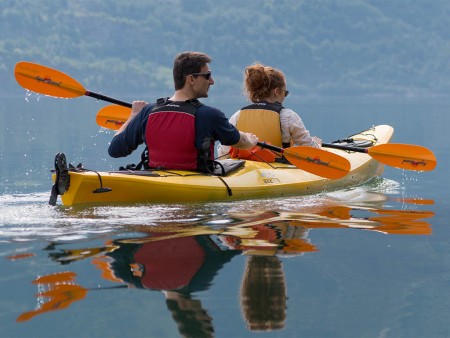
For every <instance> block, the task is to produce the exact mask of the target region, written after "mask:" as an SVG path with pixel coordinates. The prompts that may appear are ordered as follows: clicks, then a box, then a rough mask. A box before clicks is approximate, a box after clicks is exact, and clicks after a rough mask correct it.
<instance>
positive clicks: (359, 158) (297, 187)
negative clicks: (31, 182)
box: [53, 125, 393, 206]
mask: <svg viewBox="0 0 450 338" xmlns="http://www.w3.org/2000/svg"><path fill="white" fill-rule="evenodd" d="M392 135H393V128H392V127H390V126H387V125H381V126H376V127H372V128H370V129H368V130H366V131H364V132H361V133H359V134H356V135H353V136H350V138H352V139H354V140H356V141H358V140H360V141H362V140H363V141H370V142H369V144H372V145H378V144H384V143H388V142H389V141H390V140H391V138H392ZM323 149H324V150H327V151H330V152H334V153H336V154H338V155H341V156H343V157H345V158H347V159H348V160H349V161H350V164H351V169H350V172H349V174H347V175H346V176H344V177H343V178H340V179H333V180H331V179H326V178H322V177H319V176H317V175H314V174H311V173H308V172H305V171H303V170H301V169H298V168H297V167H295V166H293V165H290V164H283V163H264V162H255V161H245V164H244V165H243V166H241V168H239V169H237V170H235V171H234V172H232V173H231V174H229V175H226V176H215V175H207V174H203V173H198V172H193V171H177V170H150V171H139V172H136V171H114V172H93V171H86V170H85V169H82V168H81V169H76V168H74V169H71V170H69V172H68V176H69V180H68V181H69V182H68V184H66V187H64V188H63V189H60V190H63V191H62V192H61V200H62V203H63V205H66V206H73V205H82V204H84V205H99V204H136V203H183V202H212V201H230V200H242V199H256V198H268V197H283V196H292V195H302V194H313V193H317V192H323V191H324V190H331V189H333V190H334V189H338V188H343V187H348V186H353V185H358V184H362V183H364V182H366V181H367V180H369V179H371V178H373V177H375V176H379V175H381V174H382V172H383V170H384V165H383V164H381V163H379V162H378V161H376V160H374V159H372V158H371V157H370V156H368V155H367V154H364V153H357V152H349V151H343V150H339V149H328V148H323ZM236 161H241V162H242V160H233V159H229V160H224V161H223V162H236ZM53 181H58V178H57V177H56V174H54V175H53Z"/></svg>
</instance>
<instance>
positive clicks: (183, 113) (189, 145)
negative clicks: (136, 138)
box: [145, 98, 214, 171]
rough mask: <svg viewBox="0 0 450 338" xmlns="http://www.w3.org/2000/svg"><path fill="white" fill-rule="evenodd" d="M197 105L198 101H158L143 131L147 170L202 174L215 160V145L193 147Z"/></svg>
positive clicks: (207, 143) (206, 143)
mask: <svg viewBox="0 0 450 338" xmlns="http://www.w3.org/2000/svg"><path fill="white" fill-rule="evenodd" d="M200 105H201V103H200V102H199V101H198V100H188V101H185V102H179V101H169V100H168V99H167V98H165V99H158V101H157V103H156V105H155V107H154V108H153V110H152V111H151V113H150V114H149V116H148V121H147V127H146V130H145V140H146V144H147V147H148V157H149V163H148V164H149V166H150V168H162V169H176V170H201V171H205V168H206V165H207V162H209V160H213V159H214V148H213V147H214V143H213V142H211V141H209V142H204V143H205V144H204V145H203V148H202V149H197V148H196V147H195V134H196V133H195V116H196V112H197V108H198V107H199V106H200Z"/></svg>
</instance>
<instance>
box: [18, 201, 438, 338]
mask: <svg viewBox="0 0 450 338" xmlns="http://www.w3.org/2000/svg"><path fill="white" fill-rule="evenodd" d="M433 215H434V213H433V212H430V211H417V210H389V209H375V208H370V207H362V206H352V207H349V206H342V205H337V206H327V207H320V208H316V210H314V211H313V212H309V213H284V212H261V213H257V212H255V213H253V214H239V213H230V214H228V215H220V218H217V219H215V218H214V217H212V218H211V219H207V220H206V221H205V220H204V221H202V222H201V224H194V225H193V224H189V225H186V224H184V223H179V224H176V223H171V224H167V223H161V225H158V226H151V227H150V226H138V227H136V226H130V227H127V231H129V233H130V234H131V233H133V234H134V235H133V236H130V238H125V235H126V234H123V233H122V234H121V238H120V239H111V240H109V241H107V242H105V243H104V245H103V246H101V247H96V248H80V249H65V248H63V246H64V244H57V243H53V244H52V245H50V246H49V247H48V248H46V250H48V251H49V257H50V258H51V259H52V260H54V261H56V262H58V263H60V264H62V265H65V266H67V265H68V264H70V263H72V262H75V261H79V260H86V259H88V260H90V262H91V263H92V264H94V266H95V267H96V268H97V269H98V270H99V271H100V273H101V277H102V278H103V279H104V280H108V281H110V282H113V283H118V286H117V287H128V288H144V289H149V290H157V291H161V292H163V293H164V295H165V297H166V305H167V309H168V310H169V311H170V313H171V314H172V317H173V319H174V321H175V322H176V323H177V325H178V329H179V332H180V334H181V335H182V336H186V337H198V336H206V337H207V336H213V332H214V327H213V321H212V318H211V316H210V314H209V313H208V311H207V310H206V309H204V307H203V305H202V302H201V299H199V298H198V297H197V296H196V293H197V292H200V291H205V290H208V289H210V287H211V285H212V284H213V279H214V278H215V276H217V275H218V274H219V272H220V271H221V269H222V268H223V267H224V266H225V265H226V264H227V263H228V262H230V261H231V260H232V259H233V257H235V256H236V255H247V256H248V257H247V260H246V268H245V270H244V276H243V277H242V281H241V294H240V302H241V309H242V313H243V316H244V319H245V321H246V323H247V327H248V329H249V330H252V331H268V330H277V329H282V328H284V326H285V320H286V311H287V306H286V302H287V287H286V281H285V275H284V271H283V265H282V258H283V257H286V256H291V257H292V256H299V255H303V254H306V253H313V252H315V251H319V248H317V247H316V246H315V245H314V244H312V243H311V242H310V240H309V238H308V233H309V232H310V231H312V230H315V229H331V228H333V229H337V228H342V229H358V230H366V231H375V232H381V233H384V234H390V235H394V234H395V235H429V234H431V225H430V224H429V223H427V222H426V221H425V220H424V219H426V218H430V217H433ZM136 232H139V233H141V234H142V235H143V237H138V238H137V237H136V236H135V234H136ZM72 246H73V243H72ZM33 283H34V284H36V285H37V287H38V290H39V292H38V294H37V295H36V297H37V299H38V302H37V303H38V307H37V309H35V310H32V311H28V312H25V313H23V314H22V315H20V316H19V317H18V318H17V321H19V322H21V321H27V320H30V319H31V318H33V317H35V316H36V315H40V314H43V313H47V312H50V311H57V310H62V309H66V308H67V307H69V306H70V305H71V304H72V303H74V302H77V301H80V300H83V299H84V298H85V297H86V296H87V294H88V293H89V292H90V291H91V290H101V289H107V288H95V289H87V288H85V287H82V286H80V285H79V284H78V283H77V282H76V274H75V273H74V272H70V271H64V272H61V273H55V274H49V275H46V276H42V277H39V278H37V279H36V280H34V281H33ZM110 288H111V287H110Z"/></svg>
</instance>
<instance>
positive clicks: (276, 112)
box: [218, 63, 322, 157]
mask: <svg viewBox="0 0 450 338" xmlns="http://www.w3.org/2000/svg"><path fill="white" fill-rule="evenodd" d="M244 85H245V91H246V95H247V96H248V98H249V99H250V101H252V104H250V105H248V106H246V107H244V108H242V109H240V110H239V111H237V112H236V113H235V114H234V115H233V116H232V117H231V118H230V123H231V124H233V125H235V126H236V127H237V129H238V130H241V131H245V132H250V133H253V134H255V135H256V136H257V137H258V140H259V141H261V142H267V143H270V144H272V145H275V146H278V147H284V148H287V147H290V146H310V147H315V148H319V147H320V146H321V144H322V140H321V139H319V138H317V137H311V135H310V133H309V131H308V130H307V129H306V128H305V125H304V124H303V121H302V120H301V118H300V116H299V115H298V114H297V113H296V112H294V111H293V110H292V109H288V108H284V107H283V105H282V104H283V101H284V99H285V98H286V97H287V96H288V94H289V91H288V90H287V89H286V78H285V76H284V74H283V73H282V72H281V71H280V70H278V69H275V68H272V67H269V66H264V65H262V64H259V63H257V64H254V65H252V66H248V67H247V68H246V69H245V75H244ZM229 152H230V147H229V146H224V145H220V146H219V147H218V155H219V157H221V156H225V155H227V154H228V153H229Z"/></svg>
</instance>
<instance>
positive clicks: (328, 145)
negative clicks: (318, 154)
mask: <svg viewBox="0 0 450 338" xmlns="http://www.w3.org/2000/svg"><path fill="white" fill-rule="evenodd" d="M322 147H325V148H334V149H341V150H348V151H354V152H357V153H364V154H368V153H369V148H360V147H352V146H344V145H340V144H334V143H322Z"/></svg>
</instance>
